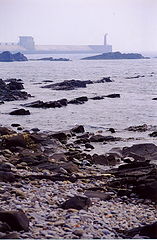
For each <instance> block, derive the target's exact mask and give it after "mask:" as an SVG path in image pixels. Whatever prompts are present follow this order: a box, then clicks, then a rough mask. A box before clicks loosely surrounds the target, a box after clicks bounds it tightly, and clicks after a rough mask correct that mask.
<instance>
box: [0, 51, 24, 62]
mask: <svg viewBox="0 0 157 240" xmlns="http://www.w3.org/2000/svg"><path fill="white" fill-rule="evenodd" d="M15 61H17V62H23V61H28V59H27V57H26V56H24V55H23V54H22V53H20V52H18V53H14V54H13V53H11V52H9V51H5V52H2V53H0V62H15Z"/></svg>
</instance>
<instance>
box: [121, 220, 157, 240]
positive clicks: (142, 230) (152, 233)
mask: <svg viewBox="0 0 157 240" xmlns="http://www.w3.org/2000/svg"><path fill="white" fill-rule="evenodd" d="M124 234H125V236H126V238H133V237H134V236H135V235H137V234H139V235H140V236H147V237H149V238H151V239H157V222H154V223H152V224H147V225H145V226H143V227H137V228H133V229H131V230H127V231H124Z"/></svg>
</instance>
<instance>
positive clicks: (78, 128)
mask: <svg viewBox="0 0 157 240" xmlns="http://www.w3.org/2000/svg"><path fill="white" fill-rule="evenodd" d="M84 131H85V130H84V127H83V126H82V125H79V126H76V127H74V128H72V129H71V132H72V133H84Z"/></svg>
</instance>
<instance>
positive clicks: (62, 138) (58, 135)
mask: <svg viewBox="0 0 157 240" xmlns="http://www.w3.org/2000/svg"><path fill="white" fill-rule="evenodd" d="M51 137H53V138H55V139H58V140H59V141H60V142H61V143H66V142H67V134H65V133H64V132H56V133H54V134H52V135H51Z"/></svg>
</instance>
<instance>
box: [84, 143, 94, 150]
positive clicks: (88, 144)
mask: <svg viewBox="0 0 157 240" xmlns="http://www.w3.org/2000/svg"><path fill="white" fill-rule="evenodd" d="M85 148H91V149H94V147H93V146H92V145H91V144H90V143H85Z"/></svg>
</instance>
